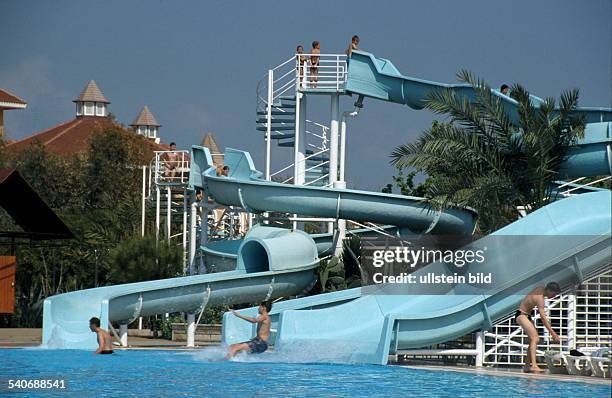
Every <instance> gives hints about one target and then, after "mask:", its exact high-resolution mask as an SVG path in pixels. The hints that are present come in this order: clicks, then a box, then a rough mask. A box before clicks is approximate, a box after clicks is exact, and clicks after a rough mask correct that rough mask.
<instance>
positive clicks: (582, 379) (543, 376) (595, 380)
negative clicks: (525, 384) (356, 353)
mask: <svg viewBox="0 0 612 398" xmlns="http://www.w3.org/2000/svg"><path fill="white" fill-rule="evenodd" d="M394 366H400V367H402V368H408V369H421V370H423V369H424V370H433V371H450V372H462V373H470V374H479V375H486V376H502V377H522V378H525V379H530V380H553V381H554V380H556V381H563V382H579V383H590V384H605V385H610V383H611V381H610V379H604V378H600V377H593V376H573V375H567V374H554V373H548V372H544V373H524V372H523V371H522V370H521V369H519V368H488V367H482V368H475V367H473V366H472V367H468V366H444V365H440V366H438V365H394Z"/></svg>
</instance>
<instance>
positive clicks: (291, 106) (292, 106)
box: [264, 102, 295, 109]
mask: <svg viewBox="0 0 612 398" xmlns="http://www.w3.org/2000/svg"><path fill="white" fill-rule="evenodd" d="M267 104H268V103H267V102H264V105H267ZM272 108H279V109H295V104H288V103H286V102H273V103H272Z"/></svg>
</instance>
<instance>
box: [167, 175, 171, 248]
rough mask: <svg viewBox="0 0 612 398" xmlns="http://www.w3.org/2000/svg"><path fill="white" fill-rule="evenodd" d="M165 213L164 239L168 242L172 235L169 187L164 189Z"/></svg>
mask: <svg viewBox="0 0 612 398" xmlns="http://www.w3.org/2000/svg"><path fill="white" fill-rule="evenodd" d="M166 213H167V214H166V239H167V240H168V242H170V234H171V233H172V229H171V228H172V191H171V190H170V187H168V188H166Z"/></svg>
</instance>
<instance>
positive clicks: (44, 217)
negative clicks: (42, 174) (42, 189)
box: [0, 169, 74, 240]
mask: <svg viewBox="0 0 612 398" xmlns="http://www.w3.org/2000/svg"><path fill="white" fill-rule="evenodd" d="M0 206H2V207H3V208H4V210H6V212H7V213H8V214H9V215H10V216H11V217H12V218H13V220H15V223H17V225H19V226H20V227H21V228H22V229H23V232H0V236H1V235H4V236H14V237H24V238H31V239H34V240H46V239H73V238H74V235H73V233H72V231H70V229H69V228H68V227H67V226H66V224H64V222H63V221H62V220H61V219H60V218H59V217H58V216H57V214H55V212H53V210H52V209H51V208H50V207H49V205H47V204H46V203H45V201H44V200H42V199H41V197H40V196H38V194H37V193H36V191H34V189H32V187H31V186H30V184H28V182H27V181H26V180H24V179H23V177H21V175H20V174H19V172H18V171H17V170H15V169H0Z"/></svg>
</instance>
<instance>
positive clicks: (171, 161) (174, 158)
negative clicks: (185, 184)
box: [162, 142, 180, 180]
mask: <svg viewBox="0 0 612 398" xmlns="http://www.w3.org/2000/svg"><path fill="white" fill-rule="evenodd" d="M179 156H180V155H179V153H178V152H176V144H175V143H174V142H171V143H170V149H169V152H166V153H164V154H163V155H162V160H163V161H164V166H165V168H166V170H165V171H164V176H165V177H168V179H170V180H171V179H173V178H174V177H176V173H177V171H178V166H179Z"/></svg>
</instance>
